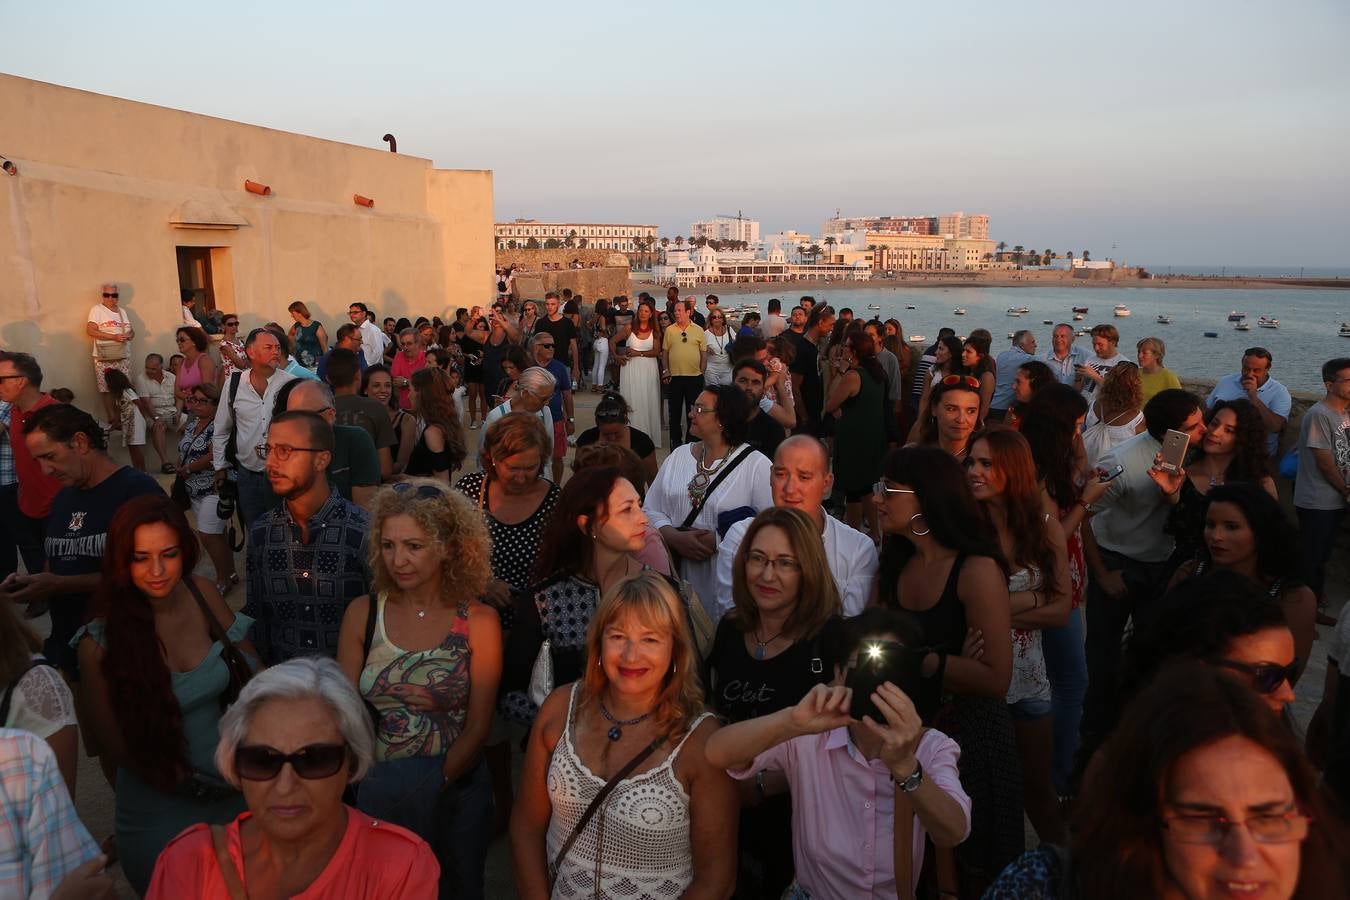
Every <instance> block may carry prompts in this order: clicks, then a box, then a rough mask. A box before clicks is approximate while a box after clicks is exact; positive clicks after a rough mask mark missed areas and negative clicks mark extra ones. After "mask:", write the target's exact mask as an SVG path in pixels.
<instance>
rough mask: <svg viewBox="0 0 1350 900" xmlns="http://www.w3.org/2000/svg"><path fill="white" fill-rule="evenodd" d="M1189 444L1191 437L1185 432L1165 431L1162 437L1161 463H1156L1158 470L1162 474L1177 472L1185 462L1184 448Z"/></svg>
mask: <svg viewBox="0 0 1350 900" xmlns="http://www.w3.org/2000/svg"><path fill="white" fill-rule="evenodd" d="M1190 443H1191V436H1190V435H1189V434H1187V433H1186V432H1184V431H1175V430H1173V429H1171V428H1169V429H1167V434H1165V435H1163V440H1162V462H1160V463H1158V468H1160V469H1162V470H1163V471H1164V472H1177V471H1179V470H1180V469H1181V464H1182V463H1183V462H1185V460H1186V448H1187V447H1188V446H1189V445H1190Z"/></svg>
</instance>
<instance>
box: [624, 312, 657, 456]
mask: <svg viewBox="0 0 1350 900" xmlns="http://www.w3.org/2000/svg"><path fill="white" fill-rule="evenodd" d="M624 346H625V347H627V348H628V349H629V350H651V349H653V348H654V347H655V346H656V332H655V331H652V333H651V334H649V335H647V336H646V337H645V338H640V337H638V335H637V332H632V333H630V334H629V335H628V338H627V340H625V341H624ZM619 393H620V394H623V399H625V400H627V401H628V407H629V409H631V410H632V412H631V413H629V416H628V424H629V425H632V426H633V427H634V428H636V429H637V430H638V431H641V432H644V433H646V434H647V436H648V437H650V438H651V439H652V442H653V443H654V444H656V446H658V447H660V446H661V440H662V438H661V436H662V434H663V433H664V429H662V428H661V367H660V362H659V361H658V360H657V359H656V357H654V356H630V357H628V362H627V363H625V364H624V366H623V367H622V368H621V369H620V370H619Z"/></svg>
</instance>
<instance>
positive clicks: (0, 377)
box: [0, 375, 28, 381]
mask: <svg viewBox="0 0 1350 900" xmlns="http://www.w3.org/2000/svg"><path fill="white" fill-rule="evenodd" d="M27 377H28V376H27V375H0V381H9V380H10V379H11V378H27Z"/></svg>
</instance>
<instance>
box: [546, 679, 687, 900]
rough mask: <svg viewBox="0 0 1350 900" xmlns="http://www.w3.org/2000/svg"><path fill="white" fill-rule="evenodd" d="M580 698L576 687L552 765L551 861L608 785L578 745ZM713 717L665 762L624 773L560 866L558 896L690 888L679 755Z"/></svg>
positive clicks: (619, 898) (659, 893) (618, 899)
mask: <svg viewBox="0 0 1350 900" xmlns="http://www.w3.org/2000/svg"><path fill="white" fill-rule="evenodd" d="M576 699H577V685H575V684H574V685H572V696H571V699H570V700H569V701H568V704H567V726H566V728H564V730H563V736H562V740H561V741H559V742H558V746H557V748H556V749H555V750H554V752H553V759H552V761H551V762H550V763H549V766H548V796H549V800H550V801H551V802H552V804H553V816H552V818H551V819H549V823H548V839H547V842H546V845H547V852H548V859H549V862H550V863H551V862H552V861H553V858H554V857H555V856H557V854H558V851H559V850H560V849H562V845H563V842H564V841H566V840H567V837H568V836H569V835H570V834H571V833H572V829H573V827H575V825H576V823H577V822H578V821H579V820H580V819H581V815H582V813H584V812H585V811H586V808H587V807H588V806H590V805H591V801H592V800H593V799H594V798H595V795H596V794H598V793H599V792H600V788H602V787H604V785H605V779H603V778H600V777H598V776H596V775H595V774H594V773H593V772H591V770H590V769H588V768H587V767H586V765H585V763H583V762H582V761H581V759H580V758H579V757H578V756H577V751H576V747H575V746H573V744H572V728H573V725H574V724H575V723H574V716H575V707H576ZM709 715H711V713H704V714H703V715H701V716H699V717H698V718H697V719H695V720H694V722H693V724H692V725H691V726H690V728H689V731H688V732H686V733H685V735H684V737H683V738H681V739H680V742H679V743H678V744H677V745H676V746H675V749H674V750H673V751H672V752H671V754H670V756H669V757H667V758H666V760H665V761H664V762H662V763H661V764H660V765H659V766H656V767H655V768H652V769H649V770H647V771H646V772H642V773H640V774H638V775H634V776H631V777H629V778H625V779H624V780H623V781H621V782H619V784H618V785H617V786H616V787H615V788H614V790H613V791H611V792H610V795H609V797H608V798H607V799H606V800H605V803H604V805H603V806H602V807H601V808H600V809H598V810H596V812H595V815H593V816H592V817H591V820H590V821H589V822H587V823H586V828H585V830H584V831H582V833H581V834H580V835H579V836H578V837H577V839H576V841H575V842H573V844H572V848H571V849H570V850H569V851H568V852H567V857H566V858H565V859H564V860H563V861H562V863H561V864H560V865H559V867H558V875H557V881H555V882H554V885H553V897H554V898H573V897H577V898H580V897H601V898H614V900H640V898H652V900H658V898H665V897H679V896H680V895H681V894H683V893H684V891H685V889H686V888H688V887H689V883H690V882H691V881H692V880H693V878H694V871H693V856H692V853H691V851H690V847H689V795H688V794H686V793H685V792H684V786H683V785H681V784H680V780H679V779H678V778H676V777H675V759H676V757H678V756H679V753H680V750H681V749H682V748H683V747H684V742H685V741H687V740H689V735H690V734H693V733H694V729H696V728H698V726H699V724H700V723H701V722H702V721H703V720H704V719H705V718H707V717H708V716H709Z"/></svg>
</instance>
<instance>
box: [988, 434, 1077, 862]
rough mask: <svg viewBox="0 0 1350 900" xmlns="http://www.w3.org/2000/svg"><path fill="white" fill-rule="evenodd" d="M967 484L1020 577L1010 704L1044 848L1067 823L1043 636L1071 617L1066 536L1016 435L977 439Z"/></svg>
mask: <svg viewBox="0 0 1350 900" xmlns="http://www.w3.org/2000/svg"><path fill="white" fill-rule="evenodd" d="M966 477H967V478H968V479H969V481H970V490H971V493H972V494H974V495H975V499H976V500H977V501H979V503H980V505H981V506H982V507H984V510H985V512H986V513H987V514H988V516H989V520H990V522H992V523H993V525H994V530H995V531H996V532H997V534H998V542H999V548H1000V550H1002V553H1003V558H1004V559H1006V560H1008V562H1009V566H1010V568H1012V569H1013V573H1012V575H1010V576H1009V577H1008V601H1009V603H1010V604H1011V606H1010V607H1009V608H1010V610H1011V612H1012V625H1013V628H1012V647H1013V674H1012V683H1011V685H1010V686H1009V688H1008V696H1007V702H1008V711H1009V712H1010V713H1012V717H1013V726H1014V731H1015V732H1016V735H1017V751H1018V754H1019V756H1020V757H1021V763H1022V797H1023V804H1024V805H1025V807H1026V810H1027V815H1028V817H1029V818H1030V819H1031V824H1032V826H1033V827H1034V828H1035V829H1036V833H1037V835H1039V836H1040V838H1041V840H1042V841H1045V842H1047V843H1055V842H1060V841H1063V840H1064V822H1063V820H1062V818H1061V817H1060V813H1059V798H1058V795H1057V794H1056V792H1055V788H1054V784H1053V783H1052V779H1051V773H1050V764H1051V759H1052V757H1053V747H1054V730H1053V716H1052V712H1053V707H1052V706H1051V702H1050V698H1051V692H1050V677H1049V675H1048V674H1047V672H1046V665H1045V654H1044V652H1043V651H1042V649H1041V629H1042V628H1047V627H1059V626H1062V625H1064V624H1065V623H1066V622H1067V621H1068V617H1069V607H1070V593H1071V588H1070V584H1069V562H1068V551H1067V549H1066V546H1065V541H1064V530H1063V529H1062V528H1060V525H1059V520H1058V519H1057V518H1055V517H1054V516H1052V515H1050V513H1048V512H1045V511H1044V508H1043V504H1042V501H1041V487H1040V484H1038V483H1037V481H1036V466H1035V463H1034V462H1033V461H1032V458H1031V449H1030V447H1028V446H1027V442H1026V439H1025V438H1023V437H1022V436H1021V435H1020V434H1018V433H1017V432H1016V431H1013V430H1012V429H1010V428H1004V427H991V428H989V429H988V430H986V431H983V432H981V433H979V434H977V435H975V438H974V440H973V441H972V442H971V448H970V455H969V456H968V457H966Z"/></svg>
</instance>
